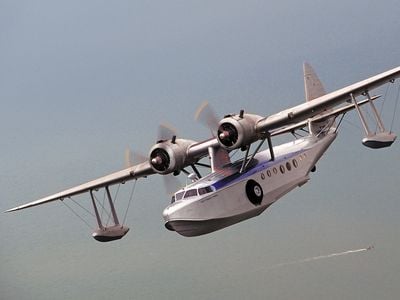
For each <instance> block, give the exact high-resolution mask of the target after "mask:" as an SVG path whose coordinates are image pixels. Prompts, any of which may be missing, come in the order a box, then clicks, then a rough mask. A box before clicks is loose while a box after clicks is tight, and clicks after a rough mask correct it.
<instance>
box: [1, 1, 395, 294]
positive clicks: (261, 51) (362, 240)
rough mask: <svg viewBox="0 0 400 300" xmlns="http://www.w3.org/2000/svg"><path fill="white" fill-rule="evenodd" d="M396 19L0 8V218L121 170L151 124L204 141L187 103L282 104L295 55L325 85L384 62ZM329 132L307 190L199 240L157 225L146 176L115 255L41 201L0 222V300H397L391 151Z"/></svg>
mask: <svg viewBox="0 0 400 300" xmlns="http://www.w3.org/2000/svg"><path fill="white" fill-rule="evenodd" d="M399 12H400V10H399V6H398V1H394V0H393V1H389V0H388V1H386V0H385V1H366V0H364V1H359V0H357V1H343V0H339V1H330V2H329V3H327V1H309V0H306V1H276V2H274V1H252V0H248V1H235V0H229V1H188V0H185V1H183V0H181V1H177V0H169V1H140V0H139V1H100V0H96V1H93V0H89V1H75V0H72V1H54V0H51V1H50V0H48V1H45V0H38V1H15V0H9V1H8V0H0V103H1V111H0V133H1V147H0V169H1V174H2V175H1V179H0V190H1V202H0V211H4V210H6V209H8V208H11V207H14V206H16V205H18V204H21V203H25V202H28V201H32V200H36V199H38V198H40V197H43V196H46V195H48V194H52V193H54V192H57V191H59V190H63V189H65V188H67V187H70V186H73V185H76V184H80V183H82V182H85V181H87V180H90V179H94V178H97V177H99V176H102V175H105V174H107V173H110V172H113V171H116V170H119V169H121V168H122V167H123V165H124V150H125V148H126V147H127V146H129V147H131V148H132V149H135V150H137V151H139V152H142V153H147V151H148V149H149V148H150V147H151V146H152V144H153V143H154V142H155V139H156V135H157V126H158V124H159V123H161V122H165V121H167V122H169V123H171V124H173V125H174V126H175V127H176V128H178V130H179V134H180V136H183V137H188V138H192V139H203V138H207V137H208V131H207V130H206V129H204V128H203V127H202V126H201V125H199V124H196V123H195V122H194V120H193V115H194V112H195V110H196V108H197V106H198V105H199V104H200V103H201V102H202V101H204V100H205V99H207V100H209V101H210V102H211V103H212V105H213V106H214V108H215V110H216V111H217V112H218V114H219V115H220V116H222V115H224V114H226V113H230V112H238V111H239V110H240V109H241V108H244V109H245V110H246V111H249V112H254V113H259V114H262V115H268V114H272V113H275V112H277V111H279V110H280V109H284V108H287V107H289V106H292V105H296V104H299V103H301V102H302V101H304V100H303V99H304V91H303V79H302V63H303V61H309V62H310V63H311V64H312V65H313V66H314V68H315V69H316V71H317V72H318V74H319V75H320V77H321V79H322V81H323V82H324V83H325V86H326V89H327V90H328V91H332V90H334V89H336V88H340V87H343V86H345V85H347V84H351V83H353V82H356V81H358V80H361V79H365V78H367V77H369V76H371V75H375V74H377V73H379V72H382V71H385V70H387V69H390V68H393V67H396V66H398V65H400V50H399V38H398V37H399V32H400V18H399ZM383 93H384V90H383ZM389 98H390V97H389ZM389 98H388V103H387V104H385V107H386V111H387V113H386V115H385V116H386V119H387V120H388V121H389V122H388V123H390V119H391V115H390V110H391V109H393V106H390V105H391V104H390V101H389V100H392V104H393V100H394V97H391V99H389ZM399 115H400V112H399ZM347 120H348V122H345V123H344V124H343V126H342V128H341V132H340V135H339V137H338V139H337V140H336V142H335V143H334V144H333V146H332V147H331V148H330V149H329V151H328V152H327V154H326V155H325V156H324V157H323V159H322V160H321V162H320V163H319V164H318V166H317V170H318V171H317V172H316V173H315V174H313V175H312V179H311V181H310V182H309V183H308V184H307V185H305V186H304V187H302V188H301V189H297V190H295V191H293V192H292V193H290V194H289V195H287V196H286V197H284V198H283V199H281V200H280V201H278V202H277V203H275V204H274V205H273V206H272V207H271V208H270V209H268V210H267V211H266V212H265V213H264V214H262V215H261V216H259V217H257V218H254V219H251V220H248V221H246V222H243V223H240V224H238V225H235V226H232V227H230V228H227V229H224V230H222V231H219V232H216V233H213V234H210V235H206V236H202V237H198V238H183V237H181V236H179V235H177V234H176V233H173V232H169V231H167V230H166V229H165V228H164V225H163V220H162V215H161V213H162V210H163V208H164V207H165V206H166V205H167V204H168V203H169V199H168V197H167V196H166V195H165V192H164V188H163V185H162V180H161V178H159V177H153V178H149V179H147V180H140V181H138V183H137V187H136V191H135V197H134V201H133V204H132V206H131V210H130V212H129V215H128V222H127V225H128V226H129V227H130V228H131V231H130V232H129V233H128V235H127V236H126V237H125V238H124V239H123V240H121V241H119V242H115V243H109V244H100V243H98V242H96V241H94V240H93V239H92V238H91V236H90V234H91V232H90V230H89V228H87V227H86V226H85V224H83V223H82V222H81V221H80V220H79V219H77V218H76V217H75V216H74V215H73V214H72V213H71V212H70V211H69V210H68V209H66V208H65V207H64V206H63V205H62V204H61V203H58V202H56V203H52V204H48V205H45V206H42V207H40V208H33V209H30V210H26V211H22V212H17V213H13V214H2V215H0V235H1V237H2V242H1V247H0V295H1V296H0V298H1V299H111V298H118V299H245V298H246V299H397V298H398V295H399V294H400V285H399V278H400V258H399V255H398V253H399V247H400V234H399V233H400V232H399V228H400V221H399V217H398V213H399V211H400V202H399V196H398V194H399V183H400V181H399V178H400V177H399V176H400V171H399V167H400V163H399V161H400V154H399V153H400V152H399V144H398V142H397V144H395V145H394V146H393V147H392V148H390V149H386V150H380V151H372V150H370V149H366V148H365V147H363V146H362V145H361V143H360V141H361V138H362V132H361V130H360V128H359V122H358V120H357V118H356V116H355V115H354V114H353V115H352V116H349V117H347ZM354 125H356V126H354ZM393 129H394V131H397V133H399V132H400V122H399V118H398V119H397V121H396V123H395V125H394V128H393ZM129 191H130V185H129V186H126V187H124V191H123V192H121V195H122V197H121V199H119V200H118V201H121V204H122V208H121V210H122V211H123V210H124V208H125V207H126V204H127V197H128V194H129ZM76 199H77V200H79V201H82V203H87V202H88V200H89V199H88V197H87V196H86V197H85V196H84V197H79V198H76ZM370 244H374V245H375V249H374V250H373V251H368V252H361V253H356V254H351V255H348V256H341V257H334V258H331V259H327V260H319V261H314V262H309V263H306V264H298V265H287V266H285V267H282V268H275V269H271V266H274V265H276V264H281V263H285V262H290V261H294V260H297V259H299V260H300V259H304V258H308V257H312V256H318V255H324V254H329V253H333V252H340V251H346V250H350V249H358V248H363V247H367V246H369V245H370Z"/></svg>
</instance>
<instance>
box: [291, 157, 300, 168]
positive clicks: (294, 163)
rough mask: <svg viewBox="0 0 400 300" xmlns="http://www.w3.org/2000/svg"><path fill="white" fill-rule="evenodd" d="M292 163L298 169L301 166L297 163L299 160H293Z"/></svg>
mask: <svg viewBox="0 0 400 300" xmlns="http://www.w3.org/2000/svg"><path fill="white" fill-rule="evenodd" d="M292 163H293V166H294V167H295V168H297V166H298V165H299V164H298V163H297V160H296V159H293V161H292Z"/></svg>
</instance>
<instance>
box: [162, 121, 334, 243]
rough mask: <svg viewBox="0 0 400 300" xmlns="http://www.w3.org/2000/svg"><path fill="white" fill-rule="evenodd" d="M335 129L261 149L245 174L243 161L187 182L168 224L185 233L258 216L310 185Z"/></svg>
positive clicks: (168, 214) (174, 199) (167, 212)
mask: <svg viewBox="0 0 400 300" xmlns="http://www.w3.org/2000/svg"><path fill="white" fill-rule="evenodd" d="M336 135H337V133H336V131H335V128H331V129H330V130H329V131H328V132H327V133H325V134H323V135H320V136H319V137H318V136H315V135H310V136H307V137H304V138H300V139H296V140H294V141H292V142H289V143H285V144H282V145H279V146H275V147H274V148H273V150H274V153H275V159H274V160H271V155H270V151H269V150H268V149H267V150H265V151H262V152H259V153H258V154H257V155H256V156H255V157H254V159H253V161H252V163H251V165H250V166H249V167H248V168H247V169H246V170H245V171H243V172H242V173H241V172H240V169H241V165H242V161H237V162H234V163H232V164H228V165H226V166H224V167H223V168H221V169H220V170H218V171H216V172H213V173H211V174H209V175H208V176H205V177H203V178H201V179H199V180H197V181H195V182H194V183H192V184H190V185H188V186H186V187H184V188H183V189H181V190H179V191H178V192H176V193H175V195H174V196H173V197H172V203H171V204H170V205H169V206H168V207H167V208H165V210H164V212H163V217H164V220H165V222H166V223H165V226H166V228H167V229H169V230H173V231H176V232H177V233H179V234H181V235H183V236H198V235H202V234H206V233H210V232H213V231H216V230H219V229H222V228H225V227H227V226H230V225H233V224H235V223H238V222H241V221H243V220H246V219H249V218H252V217H255V216H258V215H259V214H261V213H262V212H263V211H264V210H265V209H267V208H268V207H269V206H270V205H271V204H272V203H274V202H275V201H277V200H278V199H279V198H281V197H282V196H284V195H285V194H287V193H288V192H290V191H291V190H293V189H294V188H296V187H298V186H301V185H303V184H305V183H306V182H307V181H308V180H309V179H310V177H309V173H310V172H311V171H312V170H314V169H315V165H316V163H317V161H318V160H319V159H320V158H321V156H322V155H323V154H324V152H325V151H326V150H327V148H328V147H329V145H330V144H331V143H332V142H333V141H334V139H335V138H336Z"/></svg>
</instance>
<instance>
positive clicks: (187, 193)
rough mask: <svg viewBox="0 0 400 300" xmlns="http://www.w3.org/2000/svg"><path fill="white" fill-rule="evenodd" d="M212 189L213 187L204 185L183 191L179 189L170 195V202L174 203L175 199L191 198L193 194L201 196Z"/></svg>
mask: <svg viewBox="0 0 400 300" xmlns="http://www.w3.org/2000/svg"><path fill="white" fill-rule="evenodd" d="M212 191H214V189H213V188H212V187H211V186H205V187H200V188H195V189H189V190H184V191H179V192H177V193H175V195H173V196H172V199H171V203H174V202H175V201H179V200H182V199H188V198H192V197H195V196H201V195H204V194H208V193H211V192H212Z"/></svg>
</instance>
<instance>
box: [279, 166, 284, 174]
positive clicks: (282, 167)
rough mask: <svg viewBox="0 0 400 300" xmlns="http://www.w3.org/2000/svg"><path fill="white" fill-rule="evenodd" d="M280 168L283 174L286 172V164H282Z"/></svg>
mask: <svg viewBox="0 0 400 300" xmlns="http://www.w3.org/2000/svg"><path fill="white" fill-rule="evenodd" d="M279 169H280V170H281V173H282V174H284V173H285V167H284V166H282V165H280V166H279Z"/></svg>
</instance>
